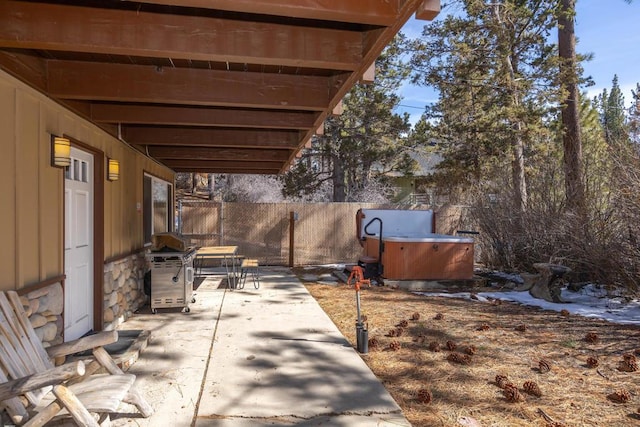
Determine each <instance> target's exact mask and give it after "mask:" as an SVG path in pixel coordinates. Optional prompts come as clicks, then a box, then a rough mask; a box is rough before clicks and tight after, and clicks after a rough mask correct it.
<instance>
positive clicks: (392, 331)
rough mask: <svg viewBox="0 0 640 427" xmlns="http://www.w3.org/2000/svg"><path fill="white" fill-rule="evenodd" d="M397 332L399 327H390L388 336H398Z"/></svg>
mask: <svg viewBox="0 0 640 427" xmlns="http://www.w3.org/2000/svg"><path fill="white" fill-rule="evenodd" d="M396 332H397V329H389V332H387V336H388V337H395V336H396Z"/></svg>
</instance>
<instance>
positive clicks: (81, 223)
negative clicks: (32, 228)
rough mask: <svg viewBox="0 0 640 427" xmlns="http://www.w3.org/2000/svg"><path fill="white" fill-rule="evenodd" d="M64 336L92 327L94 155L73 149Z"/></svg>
mask: <svg viewBox="0 0 640 427" xmlns="http://www.w3.org/2000/svg"><path fill="white" fill-rule="evenodd" d="M64 206H65V218H64V220H65V228H64V230H65V236H64V272H65V274H66V276H67V278H66V281H65V288H64V289H65V292H64V339H65V341H70V340H74V339H76V338H79V337H81V336H82V335H84V334H86V333H87V332H89V331H90V330H91V329H92V328H93V268H94V266H93V209H94V208H93V155H92V154H90V153H87V152H85V151H81V150H78V149H76V148H74V147H72V148H71V166H70V167H68V168H67V170H66V175H65V180H64Z"/></svg>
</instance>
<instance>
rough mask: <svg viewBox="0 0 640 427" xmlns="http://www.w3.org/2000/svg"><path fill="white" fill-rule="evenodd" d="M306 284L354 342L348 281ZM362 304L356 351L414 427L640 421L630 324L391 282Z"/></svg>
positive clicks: (637, 347)
mask: <svg viewBox="0 0 640 427" xmlns="http://www.w3.org/2000/svg"><path fill="white" fill-rule="evenodd" d="M305 285H306V286H307V289H308V290H309V291H310V292H311V294H312V295H313V296H314V298H315V299H316V300H317V301H318V302H319V304H320V305H321V307H322V308H323V309H324V311H325V312H326V313H327V314H328V315H329V317H331V319H332V320H333V322H334V323H335V324H336V325H337V326H338V328H339V329H340V331H341V332H342V333H343V334H344V336H345V337H346V338H347V339H348V340H349V341H350V342H351V343H352V345H353V346H354V348H355V347H356V337H355V318H356V309H355V291H354V289H353V286H347V285H344V284H341V285H338V286H327V285H321V284H316V283H305ZM460 290H461V289H460V288H456V289H455V290H454V291H456V292H457V291H460ZM473 291H480V290H479V289H477V288H474V289H473ZM492 291H495V289H492ZM361 303H362V313H363V314H364V315H365V316H366V323H367V324H368V328H369V353H368V354H366V355H362V358H363V359H364V361H365V362H366V363H367V365H368V366H369V367H370V368H371V370H372V371H373V372H374V373H375V375H376V376H377V377H378V378H379V379H380V380H381V381H382V383H383V384H384V386H385V387H386V388H387V390H388V391H389V392H390V393H391V395H392V396H393V397H394V399H395V400H396V402H397V403H398V404H399V405H400V406H401V407H402V409H403V412H404V414H405V416H406V417H407V419H408V420H409V421H410V422H411V423H412V425H414V426H461V425H481V426H509V427H511V426H554V427H557V426H607V427H613V426H631V425H640V414H639V413H638V410H639V409H638V408H639V407H640V372H638V364H637V361H636V357H638V358H640V328H639V327H637V326H629V325H620V324H614V323H609V322H606V321H602V320H594V319H587V318H584V317H580V316H577V315H569V314H568V313H566V312H565V313H560V312H554V311H545V310H541V309H537V308H533V307H526V306H522V305H518V304H514V303H509V302H501V301H493V302H491V303H487V302H480V301H473V300H472V301H468V300H460V299H453V298H445V297H436V296H424V295H415V294H413V293H411V292H407V291H403V290H400V289H391V288H388V287H371V288H365V289H364V290H362V291H361ZM474 421H476V422H477V424H474Z"/></svg>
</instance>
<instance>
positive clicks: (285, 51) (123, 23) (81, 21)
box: [0, 0, 363, 71]
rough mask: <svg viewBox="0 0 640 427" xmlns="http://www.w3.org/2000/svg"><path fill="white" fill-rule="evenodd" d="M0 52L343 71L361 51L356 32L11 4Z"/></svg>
mask: <svg viewBox="0 0 640 427" xmlns="http://www.w3.org/2000/svg"><path fill="white" fill-rule="evenodd" d="M0 46H1V47H5V48H18V49H38V50H55V51H64V52H85V53H98V54H109V55H121V56H133V57H153V58H172V59H184V60H196V61H215V62H230V63H238V64H245V63H246V64H262V65H277V66H290V67H302V68H320V69H331V70H333V69H336V70H347V71H353V70H355V69H357V67H358V65H359V63H360V61H361V60H362V52H363V46H362V36H361V34H360V33H359V32H356V31H346V30H338V29H331V28H313V27H300V26H295V25H283V24H274V23H268V22H251V21H239V20H234V19H220V18H211V17H204V16H188V15H178V14H175V15H170V14H164V13H150V12H145V10H144V8H142V9H141V10H122V9H101V8H94V7H92V8H89V7H81V6H74V5H58V4H46V3H30V2H22V1H13V0H6V1H2V2H0Z"/></svg>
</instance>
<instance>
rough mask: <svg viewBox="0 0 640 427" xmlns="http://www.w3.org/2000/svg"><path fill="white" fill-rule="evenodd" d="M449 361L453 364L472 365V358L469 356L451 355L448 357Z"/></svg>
mask: <svg viewBox="0 0 640 427" xmlns="http://www.w3.org/2000/svg"><path fill="white" fill-rule="evenodd" d="M447 360H448V361H449V362H453V363H460V364H463V365H468V364H469V363H471V356H469V355H468V354H460V353H449V355H448V356H447Z"/></svg>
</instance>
